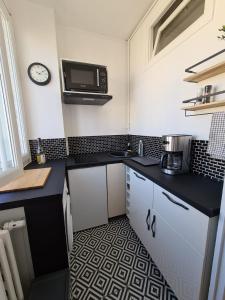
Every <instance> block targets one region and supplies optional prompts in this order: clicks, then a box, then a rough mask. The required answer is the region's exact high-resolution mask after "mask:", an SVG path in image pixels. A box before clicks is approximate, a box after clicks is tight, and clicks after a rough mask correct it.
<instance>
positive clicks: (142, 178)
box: [134, 172, 145, 181]
mask: <svg viewBox="0 0 225 300" xmlns="http://www.w3.org/2000/svg"><path fill="white" fill-rule="evenodd" d="M134 175H135V176H136V177H137V178H139V179H141V180H144V181H145V178H144V177H141V176H139V175H138V174H137V173H136V172H134Z"/></svg>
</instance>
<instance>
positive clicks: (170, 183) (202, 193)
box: [66, 153, 223, 217]
mask: <svg viewBox="0 0 225 300" xmlns="http://www.w3.org/2000/svg"><path fill="white" fill-rule="evenodd" d="M81 157H82V159H80V158H81ZM76 160H77V161H76ZM81 161H82V162H81ZM119 162H123V163H124V164H125V165H127V166H129V167H131V168H132V169H134V170H135V171H137V172H139V173H140V174H142V175H143V176H145V177H147V178H148V179H150V180H152V181H153V182H154V183H156V184H158V185H160V186H161V187H162V188H165V189H166V190H168V191H169V192H170V193H172V194H174V195H175V196H177V197H179V198H180V199H182V200H183V201H185V202H186V203H188V204H190V205H191V206H193V207H195V208H196V209H198V210H199V211H201V212H202V213H204V214H205V215H207V216H209V217H214V216H217V215H219V211H220V203H221V197H222V189H223V183H222V182H218V181H215V180H211V179H209V178H207V177H204V176H201V175H195V174H192V173H187V174H180V175H175V176H171V175H166V174H164V173H162V172H161V170H160V167H159V166H149V167H145V166H142V165H140V164H138V163H136V162H134V161H132V160H131V159H129V158H125V159H124V158H117V157H113V156H110V155H109V154H107V153H96V154H88V155H79V156H72V157H69V158H68V159H67V163H66V165H67V169H68V170H69V169H75V168H82V167H83V168H84V167H93V166H101V165H106V164H112V163H119Z"/></svg>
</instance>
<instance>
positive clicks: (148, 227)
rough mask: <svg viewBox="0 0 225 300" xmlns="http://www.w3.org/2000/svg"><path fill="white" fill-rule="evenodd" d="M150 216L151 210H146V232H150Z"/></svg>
mask: <svg viewBox="0 0 225 300" xmlns="http://www.w3.org/2000/svg"><path fill="white" fill-rule="evenodd" d="M150 214H151V210H150V209H148V213H147V217H146V224H147V229H148V231H149V230H150V223H149V221H150Z"/></svg>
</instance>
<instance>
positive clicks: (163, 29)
mask: <svg viewBox="0 0 225 300" xmlns="http://www.w3.org/2000/svg"><path fill="white" fill-rule="evenodd" d="M204 9H205V0H175V1H173V2H172V4H171V6H170V7H169V8H168V9H167V10H166V12H165V13H164V14H163V16H162V17H161V18H160V19H159V20H158V21H157V23H156V24H155V25H154V26H153V54H154V55H156V54H158V53H159V52H160V51H161V50H163V49H164V48H165V47H166V46H167V45H169V44H170V43H171V42H172V41H173V40H175V39H176V38H177V37H178V36H179V35H180V34H181V33H182V32H183V31H185V30H186V29H187V28H188V27H189V26H190V25H191V24H193V23H194V22H195V21H196V20H197V19H199V18H200V17H201V16H202V15H203V14H204Z"/></svg>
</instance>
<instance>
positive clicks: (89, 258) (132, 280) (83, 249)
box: [70, 217, 177, 300]
mask: <svg viewBox="0 0 225 300" xmlns="http://www.w3.org/2000/svg"><path fill="white" fill-rule="evenodd" d="M70 269H71V286H72V295H73V300H177V298H176V296H175V295H174V293H173V291H172V290H171V288H170V287H169V286H168V284H167V282H166V281H165V279H164V277H163V276H162V274H161V273H160V271H159V269H158V268H157V266H156V265H155V263H154V262H153V261H152V259H151V257H150V256H149V253H148V252H147V251H146V249H145V247H144V246H143V245H142V243H141V242H140V240H139V238H138V237H137V235H136V234H135V232H134V231H133V229H132V228H131V226H130V224H129V221H128V219H127V218H126V217H121V218H118V219H114V220H112V221H110V222H109V224H106V225H103V226H99V227H96V228H92V229H88V230H84V231H80V232H77V233H75V234H74V246H73V250H72V252H71V257H70Z"/></svg>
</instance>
